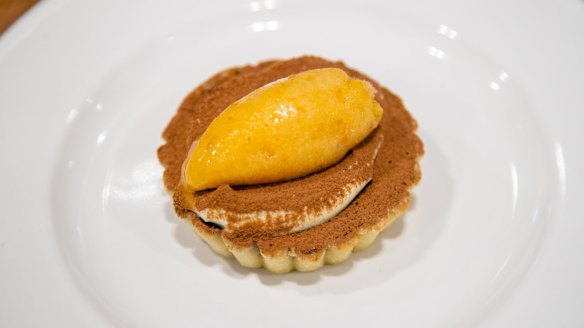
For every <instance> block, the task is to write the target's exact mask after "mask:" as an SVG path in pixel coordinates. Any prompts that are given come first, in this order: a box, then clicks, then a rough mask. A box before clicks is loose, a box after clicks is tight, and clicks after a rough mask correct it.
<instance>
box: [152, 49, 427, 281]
mask: <svg viewBox="0 0 584 328" xmlns="http://www.w3.org/2000/svg"><path fill="white" fill-rule="evenodd" d="M318 68H339V69H342V70H343V71H345V72H346V73H347V74H348V75H349V76H351V77H354V78H359V79H363V80H366V81H368V82H370V83H371V84H372V85H373V87H374V88H375V90H376V95H375V100H376V101H377V102H378V103H379V104H380V105H381V107H382V108H383V117H382V119H381V122H380V123H379V126H378V127H377V128H376V129H375V130H374V131H373V132H371V133H370V135H369V136H368V137H367V138H366V139H365V140H363V141H362V142H361V144H359V145H358V146H357V147H355V148H354V149H353V150H352V151H351V152H350V153H349V154H347V156H345V158H344V159H342V160H341V161H340V162H338V163H337V164H335V165H333V166H331V167H328V168H326V169H324V170H322V171H320V172H316V173H313V174H310V175H308V176H305V177H302V178H298V179H294V180H290V181H284V182H279V183H271V184H265V185H254V186H240V187H232V186H228V185H222V186H220V187H218V188H216V189H210V190H203V191H197V192H194V196H195V198H196V199H197V203H198V206H199V207H203V208H205V209H209V210H217V209H219V210H221V211H227V212H229V213H257V212H258V211H268V210H272V211H278V210H287V211H291V212H293V211H294V210H300V209H302V210H304V211H308V212H310V211H319V210H322V209H323V208H327V206H329V207H330V206H331V203H333V202H334V199H335V197H337V198H338V197H340V196H337V195H341V192H342V191H343V190H344V189H343V188H344V186H346V185H351V184H354V183H357V182H363V181H365V183H362V185H364V186H365V187H364V188H362V189H359V190H358V191H357V192H359V191H360V192H359V193H358V195H357V196H356V197H355V198H354V199H353V200H352V201H351V202H350V204H348V205H347V206H346V207H344V208H343V209H342V210H341V211H340V212H339V213H338V214H336V215H335V216H334V217H333V218H331V219H330V220H328V221H326V222H324V223H321V224H318V225H316V226H313V227H310V228H308V229H305V230H301V231H295V232H294V231H292V230H286V229H282V228H281V227H282V225H277V227H279V228H278V229H269V227H268V228H266V227H265V226H263V227H259V226H257V225H254V224H248V225H244V226H242V227H241V228H240V229H237V230H228V229H225V228H224V227H221V226H218V225H216V224H213V223H209V222H206V221H204V220H202V219H201V218H200V217H199V216H198V215H197V214H196V213H195V212H194V211H193V210H192V208H191V206H190V205H189V204H188V201H187V200H186V199H188V198H189V197H187V196H191V197H192V195H185V192H186V191H185V190H183V189H181V188H179V185H180V182H181V169H182V167H183V163H184V162H185V160H186V158H187V155H188V152H189V149H190V148H191V145H192V144H193V142H194V141H195V140H197V139H198V138H199V137H200V136H201V135H202V134H203V133H204V132H205V130H206V129H207V127H208V126H209V124H210V123H211V122H212V121H213V119H214V118H216V117H217V116H218V115H219V114H221V112H222V111H223V110H225V108H227V107H228V106H229V105H230V104H231V103H233V102H235V101H237V100H238V99H240V98H242V97H244V96H246V95H247V94H249V93H250V92H252V91H254V90H256V89H258V88H260V87H262V86H265V85H267V84H269V83H271V82H273V81H276V80H279V79H281V78H285V77H287V76H290V75H292V74H297V73H300V72H304V71H307V70H312V69H318ZM416 129H417V123H416V121H415V120H414V119H413V118H412V116H411V115H410V114H409V113H408V112H407V110H406V109H405V108H404V106H403V104H402V101H401V100H400V99H399V98H398V97H397V96H396V95H394V94H393V93H391V92H390V91H389V90H387V89H386V88H384V87H382V86H381V85H380V84H378V83H377V82H376V81H374V80H372V79H371V78H369V77H367V76H365V75H364V74H362V73H360V72H358V71H356V70H353V69H351V68H349V67H347V66H345V64H344V63H342V62H331V61H328V60H325V59H322V58H318V57H300V58H293V59H290V60H282V61H279V60H274V61H265V62H262V63H260V64H258V65H255V66H243V67H237V68H231V69H227V70H225V71H222V72H220V73H218V74H217V75H215V76H213V77H211V78H210V79H209V80H207V81H206V82H204V83H203V84H202V85H200V86H199V87H197V88H196V89H195V90H194V91H192V92H191V93H190V94H189V95H188V96H187V97H186V99H185V100H184V101H183V103H182V104H181V105H180V107H179V109H178V112H177V113H176V115H175V116H174V117H173V118H172V120H171V122H170V123H169V124H168V126H167V127H166V129H165V131H164V133H163V138H164V140H165V141H166V144H164V145H163V146H161V147H160V148H159V149H158V157H159V159H160V162H161V163H162V165H163V166H164V168H165V170H164V184H165V186H166V188H167V190H168V191H169V193H171V194H172V195H173V200H174V208H175V211H176V213H177V214H178V216H180V217H181V218H183V219H185V220H187V221H189V222H190V223H191V224H192V226H193V228H194V230H195V231H196V232H197V233H198V234H199V235H200V236H201V237H202V238H203V239H204V240H205V241H206V242H207V243H208V244H209V245H210V246H211V247H212V248H213V249H214V250H215V251H216V252H217V253H219V254H222V255H225V256H235V258H236V259H237V260H238V261H239V263H240V264H241V265H243V266H246V267H262V266H263V267H265V268H267V269H268V270H270V271H272V272H277V273H284V272H288V271H291V270H294V269H296V270H300V271H310V270H315V269H317V268H319V267H321V266H323V265H324V264H325V263H326V264H332V263H338V262H341V261H344V260H345V259H347V258H348V257H349V255H350V254H351V252H352V251H353V250H359V249H363V248H365V247H367V246H369V245H370V244H371V242H373V240H374V239H375V238H376V237H377V235H378V234H379V232H381V231H382V230H383V229H384V228H386V227H387V226H389V224H390V223H391V222H393V220H395V219H396V218H397V217H399V216H400V215H401V214H402V213H404V212H405V211H406V210H407V208H408V207H409V203H410V197H411V193H410V190H411V189H412V188H413V187H414V186H415V185H416V184H417V183H418V182H419V180H420V177H421V173H420V167H419V158H420V157H421V156H422V155H423V152H424V150H423V144H422V142H421V140H420V139H419V137H418V135H417V134H416ZM367 182H368V183H367ZM290 219H291V220H293V219H294V218H293V217H291V218H290Z"/></svg>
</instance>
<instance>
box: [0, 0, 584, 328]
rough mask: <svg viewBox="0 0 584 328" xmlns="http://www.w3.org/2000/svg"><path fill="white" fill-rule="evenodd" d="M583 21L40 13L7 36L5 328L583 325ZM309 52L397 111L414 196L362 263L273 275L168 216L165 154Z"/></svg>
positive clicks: (376, 5) (245, 9)
mask: <svg viewBox="0 0 584 328" xmlns="http://www.w3.org/2000/svg"><path fill="white" fill-rule="evenodd" d="M525 8H529V11H525V10H523V9H525ZM583 18H584V4H583V3H582V2H581V1H567V2H565V3H555V4H552V3H533V2H529V1H513V2H511V3H510V2H500V3H493V2H489V3H484V4H479V5H477V4H470V3H469V4H461V3H455V2H454V1H441V2H439V3H438V2H433V1H424V2H422V3H419V2H418V3H415V4H414V3H411V2H408V1H395V2H393V3H385V2H378V1H363V2H360V3H359V4H355V3H352V2H348V1H347V2H343V1H341V2H339V1H319V2H316V3H315V2H310V1H294V2H292V1H277V0H260V1H248V2H242V1H226V2H206V3H193V2H191V1H165V2H153V1H134V2H131V1H129V2H121V3H120V2H114V1H111V2H108V1H105V2H103V1H95V2H90V3H80V2H75V1H70V0H61V1H58V0H55V1H45V2H41V3H40V4H39V5H38V6H37V7H35V8H33V9H32V10H31V12H30V13H29V14H27V15H26V16H25V17H23V18H22V19H21V20H20V21H18V22H17V23H16V24H15V25H14V26H13V27H12V28H11V29H10V30H9V31H7V32H6V33H5V34H4V35H3V36H2V37H1V38H0V115H1V120H0V131H1V135H2V141H1V142H2V149H3V161H2V164H1V168H2V169H1V172H2V173H1V174H2V180H1V181H2V188H1V189H0V190H1V196H2V200H3V201H2V203H3V206H2V207H0V213H1V218H2V220H1V221H0V267H1V268H2V269H1V270H0V295H2V296H1V298H0V324H1V325H2V326H38V325H49V326H63V327H69V326H70V327H76V326H81V325H82V326H95V327H102V326H128V327H159V326H170V327H186V326H220V327H224V326H228V325H234V326H243V327H246V326H257V325H260V326H274V325H278V326H284V327H287V326H290V327H292V326H299V325H310V326H316V325H324V326H355V325H359V324H362V323H363V322H367V323H370V324H372V325H374V326H382V325H383V326H397V327H429V326H431V327H454V326H463V327H467V326H483V327H516V326H530V327H547V326H550V325H553V326H581V325H584V317H583V316H582V315H581V314H580V313H579V310H580V308H581V307H582V305H583V299H582V296H581V295H583V294H584V286H583V283H582V281H581V276H582V275H583V274H584V263H583V261H582V259H581V257H579V255H577V254H578V250H580V249H582V247H584V242H583V241H582V239H581V238H580V237H579V231H582V229H584V222H583V221H582V220H579V218H580V216H581V213H582V210H583V208H582V203H581V201H579V200H580V198H581V196H582V195H583V191H584V188H583V187H582V186H583V185H584V179H583V173H582V171H581V170H580V168H581V167H584V156H583V154H582V152H581V150H580V148H579V141H580V140H581V139H582V138H583V137H584V135H583V133H582V130H580V129H579V126H580V125H581V123H583V117H582V111H581V110H580V109H581V106H582V104H583V103H584V94H583V93H582V92H581V90H580V89H581V86H582V85H584V65H583V64H582V60H581V58H584V42H583V41H582V38H581V37H580V34H581V33H580V32H581V31H582V30H583V29H584V19H583ZM543 21H545V22H547V23H546V24H541V22H543ZM303 54H315V55H319V56H323V57H326V58H330V59H336V60H343V61H345V62H346V63H347V64H348V65H350V66H353V67H355V68H357V69H358V70H360V71H362V72H365V73H366V74H368V75H370V76H372V77H373V78H374V79H376V80H378V81H379V82H381V83H382V84H384V85H385V86H387V87H389V88H390V89H391V90H393V91H394V92H396V93H397V94H399V95H400V96H401V97H402V98H403V100H404V102H405V104H406V107H407V108H408V109H409V110H410V112H411V113H412V114H413V115H414V116H415V117H416V118H417V120H418V122H419V126H420V129H419V132H420V135H421V137H422V139H423V141H424V143H425V148H426V155H425V157H424V158H423V160H422V173H423V178H422V182H421V184H420V186H419V187H418V188H417V189H415V191H414V201H413V205H412V208H411V209H410V211H409V212H407V214H406V215H405V216H404V217H403V218H401V219H399V220H398V221H397V222H395V223H394V224H393V225H392V226H391V227H390V228H389V229H388V230H386V231H385V232H384V233H382V235H380V237H379V238H378V240H376V241H375V243H374V244H373V245H372V246H371V247H370V248H368V249H366V250H364V251H362V252H358V253H355V254H353V255H352V256H351V258H350V259H349V260H348V261H347V262H344V263H342V264H339V265H336V266H327V267H325V268H323V269H321V270H318V271H315V272H311V273H291V274H287V275H274V274H271V273H269V272H267V271H265V270H251V269H245V268H242V267H240V266H239V265H238V264H237V263H234V260H232V259H225V258H222V257H220V256H218V255H216V254H214V253H213V252H212V251H211V250H210V249H209V248H208V247H207V246H206V245H205V244H204V242H202V241H201V240H200V239H199V238H198V237H197V236H196V235H195V234H194V233H193V232H192V231H190V227H189V226H188V225H187V224H185V223H183V222H180V221H179V220H178V219H177V218H176V216H175V215H174V213H173V211H172V204H171V199H170V197H169V196H168V195H166V194H165V191H164V188H163V186H162V182H161V172H162V168H161V167H160V165H159V164H158V161H157V158H156V149H157V147H158V146H159V145H160V144H161V143H162V140H161V139H160V134H161V132H162V130H163V128H164V127H165V126H166V123H167V122H168V120H169V119H170V118H171V116H172V115H173V114H174V112H175V111H176V108H177V106H178V104H179V103H180V102H181V100H182V97H184V96H185V95H186V94H187V93H188V92H189V91H190V90H191V89H192V88H194V87H195V86H196V85H197V84H198V83H200V82H202V81H203V80H204V79H206V78H207V77H209V76H210V75H212V74H213V73H215V72H217V71H219V70H221V69H224V68H226V67H230V66H235V65H242V64H246V63H255V62H258V61H260V60H263V59H270V58H287V57H292V56H298V55H303ZM572 253H574V255H571V254H572Z"/></svg>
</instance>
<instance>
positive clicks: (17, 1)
mask: <svg viewBox="0 0 584 328" xmlns="http://www.w3.org/2000/svg"><path fill="white" fill-rule="evenodd" d="M37 2H38V0H0V34H2V33H3V32H4V31H5V30H6V29H8V27H9V26H10V25H11V24H12V23H14V22H15V21H16V20H17V19H18V17H20V16H21V15H22V14H24V13H25V12H26V11H27V10H28V9H30V8H31V7H32V6H33V5H34V4H36V3H37Z"/></svg>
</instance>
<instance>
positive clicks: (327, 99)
mask: <svg viewBox="0 0 584 328" xmlns="http://www.w3.org/2000/svg"><path fill="white" fill-rule="evenodd" d="M382 115H383V109H382V108H381V106H380V105H379V104H378V103H377V102H376V101H375V99H374V91H373V87H372V86H371V85H370V84H369V83H368V82H366V81H363V80H359V79H353V78H350V77H349V76H348V75H347V74H346V73H345V72H344V71H342V70H340V69H336V68H324V69H315V70H310V71H306V72H302V73H299V74H296V75H291V76H289V77H287V78H285V79H281V80H278V81H275V82H273V83H270V84H268V85H266V86H264V87H262V88H260V89H257V90H255V91H253V92H252V93H250V94H249V95H247V96H245V97H243V98H242V99H240V100H238V101H236V102H235V103H233V104H231V105H230V106H229V107H228V108H227V109H225V111H223V112H222V113H221V114H220V115H219V116H218V117H217V118H215V120H214V121H213V122H212V123H211V124H210V125H209V127H208V128H207V130H206V131H205V133H204V134H203V135H202V136H201V138H200V139H199V140H198V141H195V143H194V144H193V146H192V147H193V148H192V149H191V152H190V155H189V157H188V159H187V162H186V164H185V167H184V179H185V181H186V183H187V185H188V186H189V187H190V188H192V189H193V190H204V189H210V188H216V187H218V186H219V185H222V184H229V185H252V184H262V183H270V182H278V181H284V180H289V179H294V178H298V177H302V176H305V175H307V174H310V173H313V172H316V171H319V170H321V169H324V168H326V167H328V166H330V165H333V164H335V163H336V162H338V161H339V160H340V159H342V158H343V157H344V156H345V154H346V153H347V152H348V151H349V150H350V149H351V148H353V147H354V146H356V145H357V144H358V143H359V142H361V141H362V140H363V139H364V138H365V137H366V136H367V135H368V134H369V133H370V132H371V131H372V130H373V129H374V128H375V127H376V126H377V125H378V124H379V121H380V120H381V117H382Z"/></svg>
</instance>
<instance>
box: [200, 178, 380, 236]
mask: <svg viewBox="0 0 584 328" xmlns="http://www.w3.org/2000/svg"><path fill="white" fill-rule="evenodd" d="M369 181H371V179H368V180H365V181H360V182H355V183H351V184H347V185H346V186H344V187H343V188H342V190H341V192H340V193H337V194H335V195H331V196H332V197H331V199H334V201H333V202H332V205H331V206H328V207H323V208H321V209H319V210H316V211H315V210H311V211H309V209H308V208H307V207H304V210H303V211H301V212H297V211H284V210H279V211H255V212H247V213H235V212H230V211H227V210H225V209H203V210H198V209H196V210H195V212H196V213H197V215H199V217H200V218H201V219H203V221H206V222H213V223H215V224H218V225H220V226H221V227H223V228H224V229H225V230H226V231H230V232H231V231H232V230H237V229H238V228H240V227H242V226H245V225H249V224H254V225H256V224H258V223H259V224H261V225H265V226H268V224H270V223H272V222H277V223H276V224H277V226H278V227H280V228H288V229H289V231H290V232H297V231H302V230H305V229H308V228H310V227H314V226H316V225H318V224H321V223H323V222H326V221H328V220H330V219H332V218H333V217H334V216H336V215H337V214H339V213H340V212H341V211H342V210H343V209H345V207H347V206H348V205H349V204H350V203H351V202H352V201H353V199H355V197H357V195H358V194H359V193H360V192H361V190H363V188H365V186H366V185H367V183H369ZM323 202H324V200H323ZM228 218H231V219H232V220H230V221H232V222H228Z"/></svg>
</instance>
